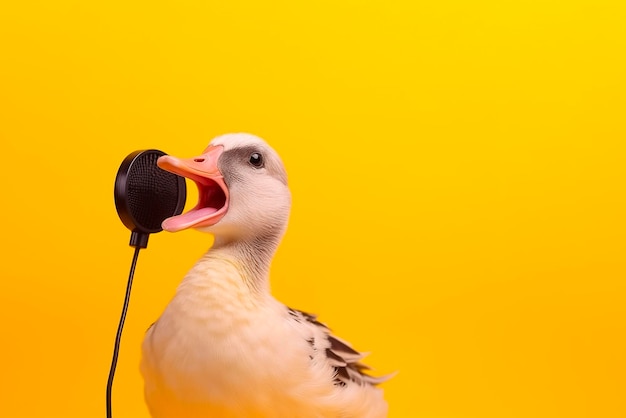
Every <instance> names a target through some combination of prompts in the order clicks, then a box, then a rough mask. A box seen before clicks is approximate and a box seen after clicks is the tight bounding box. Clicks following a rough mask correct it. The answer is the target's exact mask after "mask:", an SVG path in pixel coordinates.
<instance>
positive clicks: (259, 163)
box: [250, 152, 263, 168]
mask: <svg viewBox="0 0 626 418" xmlns="http://www.w3.org/2000/svg"><path fill="white" fill-rule="evenodd" d="M250 164H252V165H253V166H254V167H256V168H261V167H263V156H261V154H259V153H258V152H254V153H252V155H250Z"/></svg>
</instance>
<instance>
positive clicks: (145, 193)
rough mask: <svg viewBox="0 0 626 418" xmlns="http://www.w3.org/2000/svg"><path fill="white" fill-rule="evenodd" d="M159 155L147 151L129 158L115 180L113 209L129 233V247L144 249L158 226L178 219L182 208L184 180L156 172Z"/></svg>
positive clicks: (166, 172)
mask: <svg viewBox="0 0 626 418" xmlns="http://www.w3.org/2000/svg"><path fill="white" fill-rule="evenodd" d="M163 155H165V153H164V152H163V151H159V150H156V149H149V150H143V151H135V152H133V153H131V154H129V155H128V156H127V157H126V159H124V161H123V162H122V164H121V165H120V168H119V170H118V172H117V177H116V178H115V207H116V209H117V213H118V215H119V217H120V219H121V220H122V223H123V224H124V225H125V226H126V227H127V228H128V229H130V230H131V231H132V233H131V238H130V245H131V246H132V247H140V248H146V246H147V245H148V237H149V235H150V234H152V233H155V232H160V231H162V230H163V228H162V227H161V223H162V222H163V221H164V220H165V219H167V218H169V217H172V216H175V215H180V214H181V213H182V211H183V209H184V206H185V199H186V197H187V189H186V186H185V178H184V177H181V176H178V175H176V174H173V173H170V172H168V171H165V170H163V169H161V168H159V167H158V166H157V164H156V162H157V160H158V159H159V157H161V156H163Z"/></svg>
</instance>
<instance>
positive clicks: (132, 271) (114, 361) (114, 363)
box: [106, 246, 141, 418]
mask: <svg viewBox="0 0 626 418" xmlns="http://www.w3.org/2000/svg"><path fill="white" fill-rule="evenodd" d="M139 250H141V247H140V246H137V247H135V254H134V255H133V261H132V263H131V265H130V273H129V275H128V284H127V285H126V296H124V306H123V307H122V316H121V317H120V324H119V325H118V327H117V335H116V336H115V347H114V348H113V359H112V360H111V370H110V371H109V380H108V381H107V395H106V397H107V399H106V403H107V418H111V417H112V413H111V390H112V389H113V378H114V377H115V367H116V366H117V357H118V354H119V351H120V343H121V341H122V329H123V328H124V321H125V320H126V311H128V303H129V302H130V289H131V287H132V286H133V277H134V276H135V267H136V266H137V258H139Z"/></svg>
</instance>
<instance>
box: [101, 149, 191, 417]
mask: <svg viewBox="0 0 626 418" xmlns="http://www.w3.org/2000/svg"><path fill="white" fill-rule="evenodd" d="M163 155H165V153H164V152H163V151H159V150H156V149H149V150H143V151H135V152H133V153H131V154H129V155H128V156H127V157H126V158H125V159H124V161H122V164H121V165H120V168H119V170H118V171H117V177H116V178H115V192H114V195H115V208H116V209H117V214H118V215H119V217H120V219H121V220H122V223H123V224H124V225H125V226H126V227H127V228H128V229H130V230H131V235H130V245H131V246H132V247H135V254H134V256H133V261H132V263H131V266H130V273H129V275H128V284H127V285H126V295H125V297H124V305H123V306H122V315H121V317H120V323H119V325H118V328H117V334H116V336H115V345H114V347H113V359H112V360H111V369H110V370H109V379H108V380H107V389H106V413H107V418H111V417H112V412H111V392H112V390H113V378H114V376H115V367H116V366H117V358H118V354H119V349H120V342H121V340H122V330H123V328H124V321H125V319H126V312H127V310H128V303H129V301H130V291H131V288H132V285H133V276H134V275H135V267H136V265H137V258H138V257H139V250H141V249H142V248H146V247H147V246H148V237H149V236H150V234H153V233H155V232H160V231H162V230H163V228H162V227H161V223H162V222H163V221H164V220H165V219H167V218H169V217H172V216H176V215H180V214H181V213H182V211H183V209H184V206H185V199H186V197H187V188H186V186H185V179H184V177H180V176H177V175H176V174H173V173H170V172H168V171H165V170H162V169H161V168H159V167H158V166H157V160H158V159H159V157H161V156H163Z"/></svg>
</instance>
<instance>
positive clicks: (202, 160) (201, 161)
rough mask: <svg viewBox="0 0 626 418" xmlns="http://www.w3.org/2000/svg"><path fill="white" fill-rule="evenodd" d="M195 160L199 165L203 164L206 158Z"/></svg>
mask: <svg viewBox="0 0 626 418" xmlns="http://www.w3.org/2000/svg"><path fill="white" fill-rule="evenodd" d="M193 160H194V161H195V162H197V163H203V162H204V158H194V159H193Z"/></svg>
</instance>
